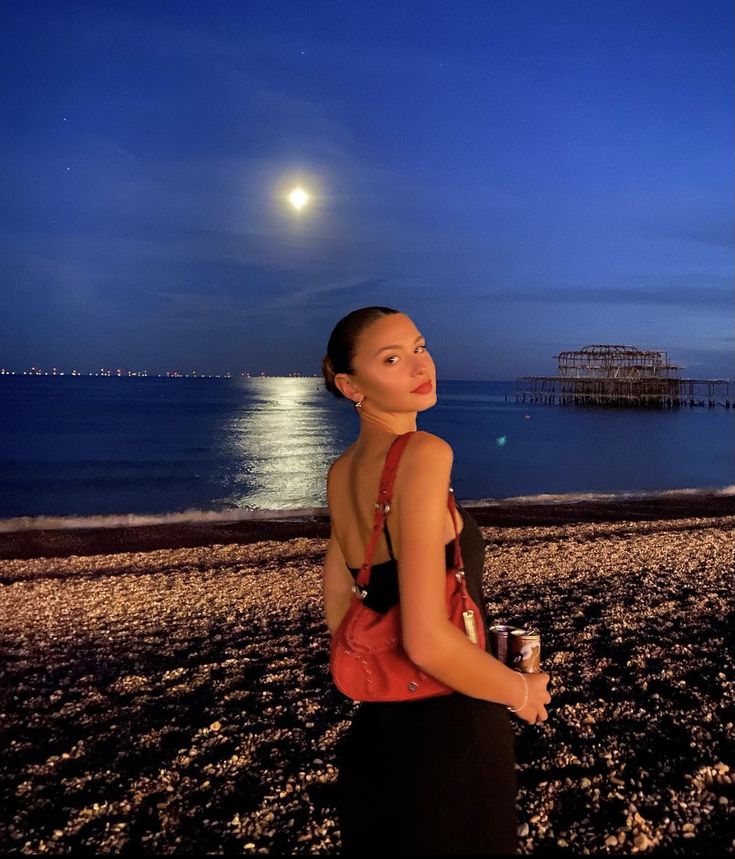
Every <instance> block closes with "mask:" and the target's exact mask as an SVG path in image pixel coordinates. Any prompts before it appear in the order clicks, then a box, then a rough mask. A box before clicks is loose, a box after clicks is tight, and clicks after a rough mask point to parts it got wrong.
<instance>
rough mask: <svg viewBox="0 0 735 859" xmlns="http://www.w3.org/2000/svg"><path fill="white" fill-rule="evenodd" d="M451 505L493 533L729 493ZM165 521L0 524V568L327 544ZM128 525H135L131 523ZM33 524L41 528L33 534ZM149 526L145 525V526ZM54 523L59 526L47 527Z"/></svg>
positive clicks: (686, 510)
mask: <svg viewBox="0 0 735 859" xmlns="http://www.w3.org/2000/svg"><path fill="white" fill-rule="evenodd" d="M458 502H459V504H461V505H462V506H464V507H466V508H467V509H468V510H469V511H470V512H471V513H472V515H473V516H474V518H475V519H476V520H477V523H478V524H479V525H480V526H486V527H499V528H518V527H524V526H551V525H567V524H575V523H578V524H584V523H594V522H616V521H626V520H627V521H656V520H665V519H690V518H717V517H721V516H733V515H735V494H733V493H732V487H726V488H725V489H694V490H692V489H689V490H667V491H664V492H656V493H610V494H601V493H594V494H593V493H588V494H571V493H570V494H568V495H553V496H551V495H536V496H520V497H516V498H505V499H480V500H467V501H465V500H462V499H458ZM169 515H170V516H171V517H176V519H177V520H179V521H163V522H161V521H160V519H159V520H157V519H156V517H145V516H138V517H134V516H128V517H113V516H111V517H95V518H94V519H92V517H77V518H78V520H79V521H78V522H74V523H73V524H72V522H71V521H70V520H71V518H72V517H36V518H35V519H34V518H31V517H19V518H18V519H15V520H2V521H0V562H2V561H8V560H25V559H32V558H42V557H69V556H71V555H80V556H89V555H105V554H113V553H120V552H146V551H155V550H158V549H183V548H195V547H201V546H209V545H214V544H219V545H231V544H235V543H244V544H248V543H258V542H261V541H279V542H280V541H286V540H292V539H295V538H307V539H310V538H326V537H328V536H329V515H328V511H327V508H326V507H310V508H301V509H294V510H280V511H279V510H254V511H245V513H244V514H243V511H238V513H237V514H236V515H238V516H239V517H240V518H236V519H234V521H233V519H232V518H218V519H213V518H212V511H190V512H189V513H181V514H169ZM214 515H218V514H216V513H215V514H214ZM224 515H225V516H226V514H224ZM187 517H189V518H187ZM197 517H198V518H197ZM203 517H206V518H203ZM105 518H107V519H108V520H110V524H107V525H105V524H95V525H89V526H85V525H84V524H82V523H84V522H85V521H86V520H89V521H94V522H97V523H99V522H101V521H103V520H104V519H105ZM136 519H138V520H141V522H140V523H136V522H135V520H136ZM202 519H203V520H202ZM41 520H43V521H44V524H45V527H41ZM151 520H153V522H152V524H146V523H147V522H150V521H151ZM54 522H57V523H59V524H57V525H56V527H54V526H53V523H54ZM13 523H15V525H13ZM34 525H35V526H36V527H33V526H34ZM3 526H5V527H3ZM11 528H14V529H13V530H11Z"/></svg>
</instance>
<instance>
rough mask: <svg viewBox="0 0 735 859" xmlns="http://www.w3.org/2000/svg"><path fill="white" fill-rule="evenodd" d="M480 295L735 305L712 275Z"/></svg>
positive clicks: (513, 299)
mask: <svg viewBox="0 0 735 859" xmlns="http://www.w3.org/2000/svg"><path fill="white" fill-rule="evenodd" d="M478 298H480V299H487V300H492V301H499V302H503V303H507V304H523V303H538V304H616V305H626V304H636V305H637V304H646V305H667V306H678V307H689V308H696V307H706V308H711V309H717V310H724V309H726V308H727V307H732V306H733V301H734V300H735V294H734V293H733V289H732V286H731V285H730V283H729V282H728V281H727V280H726V279H725V278H711V277H709V278H702V283H701V284H681V283H679V284H669V285H667V284H661V285H658V286H654V285H649V286H598V287H576V288H575V287H558V286H550V287H547V288H540V287H534V288H530V289H529V288H519V289H514V290H512V291H511V290H500V289H496V290H491V291H490V292H485V293H482V294H481V295H479V296H478Z"/></svg>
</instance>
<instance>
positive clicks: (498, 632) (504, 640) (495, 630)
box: [488, 623, 518, 665]
mask: <svg viewBox="0 0 735 859" xmlns="http://www.w3.org/2000/svg"><path fill="white" fill-rule="evenodd" d="M514 629H518V627H517V626H511V625H510V624H508V623H496V624H495V625H494V626H491V627H490V628H489V629H488V632H489V633H490V648H491V650H492V653H493V656H494V657H495V658H496V659H497V660H499V661H500V662H502V663H503V664H504V665H507V664H508V636H509V635H510V633H511V632H512V631H513V630H514Z"/></svg>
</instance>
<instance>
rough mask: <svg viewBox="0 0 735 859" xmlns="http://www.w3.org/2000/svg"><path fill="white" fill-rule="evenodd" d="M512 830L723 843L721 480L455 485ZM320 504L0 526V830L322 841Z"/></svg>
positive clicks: (324, 688)
mask: <svg viewBox="0 0 735 859" xmlns="http://www.w3.org/2000/svg"><path fill="white" fill-rule="evenodd" d="M467 506H468V509H470V510H471V512H472V514H473V515H474V516H475V518H476V519H477V521H478V523H479V524H480V526H481V528H482V532H483V536H484V537H485V541H486V556H485V574H484V593H485V602H486V607H487V611H488V616H489V620H490V622H491V623H512V624H515V625H518V626H523V625H533V626H535V627H536V628H538V629H539V630H540V632H541V636H542V667H543V668H544V670H546V671H548V672H549V674H550V675H551V683H550V690H551V693H552V702H551V704H550V705H549V707H548V712H549V719H548V721H547V722H545V723H543V724H542V725H539V726H529V725H526V723H524V722H521V721H520V720H517V721H515V722H514V726H515V732H516V758H517V766H518V779H519V786H520V789H519V794H518V808H519V821H520V829H519V843H520V850H521V852H522V853H526V854H534V853H539V854H541V853H544V854H546V853H570V852H571V853H580V854H596V853H609V854H615V853H622V854H630V853H649V854H655V853H668V854H670V853H675V854H679V855H697V854H702V853H732V852H735V840H734V839H735V672H734V670H733V668H734V665H733V663H734V653H735V648H734V647H733V645H734V644H735V597H734V596H733V590H734V584H735V498H733V497H732V496H731V497H730V498H722V497H720V498H719V500H718V501H717V504H715V503H710V504H708V503H707V502H706V499H705V500H704V501H703V500H702V498H699V499H698V500H697V502H696V503H694V502H693V501H691V500H690V499H687V498H686V497H685V496H682V497H681V498H674V497H673V496H672V497H671V498H669V499H667V503H663V502H662V503H661V504H656V505H653V504H645V503H643V502H640V501H630V502H627V503H626V502H620V503H618V504H617V505H612V506H611V505H605V504H602V503H598V504H596V505H594V504H588V505H586V506H585V505H580V504H577V505H567V506H566V507H565V506H564V505H548V506H546V507H544V506H543V505H536V506H535V507H532V506H529V505H525V506H522V507H518V508H516V509H512V510H510V509H505V508H498V507H493V508H491V507H483V506H481V505H478V506H473V505H472V504H468V505H467ZM327 537H328V521H327V520H326V518H325V517H323V516H322V517H319V516H312V517H309V518H308V520H304V521H280V522H277V523H275V522H274V523H269V522H267V521H258V522H250V523H238V524H234V525H233V524H228V525H226V526H224V525H223V526H214V525H206V526H205V525H200V526H194V525H192V526H185V525H176V526H165V527H163V526H162V527H159V528H154V527H151V528H138V529H136V528H126V529H90V530H89V531H80V530H77V531H73V530H68V531H64V532H59V531H46V532H17V533H10V534H4V535H2V541H1V544H0V545H1V548H0V648H1V649H2V652H3V654H4V657H3V660H2V663H1V664H0V670H1V671H2V681H1V684H0V687H1V688H2V695H3V701H2V712H1V713H0V732H1V736H0V807H1V808H2V811H0V851H1V852H2V853H24V854H38V853H58V854H66V853H75V852H82V851H83V852H90V853H117V852H128V851H130V852H133V851H135V852H144V853H158V854H161V853H165V854H168V853H202V852H206V853H285V854H309V853H320V854H336V853H339V849H340V837H339V822H338V820H337V819H336V817H335V811H334V806H335V802H334V791H335V787H336V776H337V771H336V768H335V765H334V747H335V743H336V741H337V740H338V739H339V737H340V735H341V734H342V732H343V731H344V730H345V729H346V727H347V725H348V724H349V720H350V717H351V714H352V713H353V711H354V709H355V708H356V707H358V706H359V705H357V704H354V703H353V702H351V701H349V700H347V699H346V698H344V697H343V696H342V695H341V694H340V693H339V692H338V691H337V690H336V689H335V688H334V687H333V686H332V684H331V682H330V677H329V660H328V655H329V634H328V631H327V628H326V626H325V624H324V621H323V614H322V600H321V564H322V561H323V557H324V552H325V549H326V540H327Z"/></svg>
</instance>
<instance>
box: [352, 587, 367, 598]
mask: <svg viewBox="0 0 735 859" xmlns="http://www.w3.org/2000/svg"><path fill="white" fill-rule="evenodd" d="M352 593H353V594H354V595H355V596H356V597H357V598H358V599H361V600H364V599H365V597H366V596H367V588H361V587H360V585H358V584H354V585H353V586H352Z"/></svg>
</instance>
